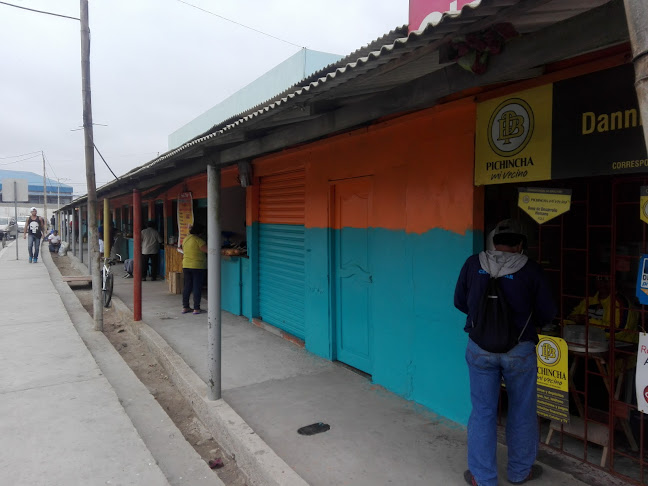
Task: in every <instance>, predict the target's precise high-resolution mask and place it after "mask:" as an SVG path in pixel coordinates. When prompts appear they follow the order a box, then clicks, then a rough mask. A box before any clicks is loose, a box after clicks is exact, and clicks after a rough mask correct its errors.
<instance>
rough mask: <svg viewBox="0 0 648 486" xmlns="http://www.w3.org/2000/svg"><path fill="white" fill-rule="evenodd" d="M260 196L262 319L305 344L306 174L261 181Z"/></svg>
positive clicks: (260, 307)
mask: <svg viewBox="0 0 648 486" xmlns="http://www.w3.org/2000/svg"><path fill="white" fill-rule="evenodd" d="M259 196H260V197H259V267H258V268H259V312H260V314H261V316H260V317H261V319H262V320H263V321H265V322H267V323H268V324H272V325H273V326H276V327H278V328H280V329H283V330H284V331H286V332H289V333H290V334H293V335H294V336H297V337H299V338H300V339H304V296H305V284H304V282H305V275H304V212H305V211H304V207H305V172H304V170H298V171H294V172H289V173H284V174H278V175H272V176H266V177H262V178H261V182H260V194H259Z"/></svg>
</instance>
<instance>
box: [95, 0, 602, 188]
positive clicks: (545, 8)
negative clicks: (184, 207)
mask: <svg viewBox="0 0 648 486" xmlns="http://www.w3.org/2000/svg"><path fill="white" fill-rule="evenodd" d="M610 1H613V0H536V1H524V0H481V2H480V3H479V4H477V3H473V4H468V5H466V6H464V7H463V8H462V10H461V11H460V12H447V13H445V14H443V15H442V16H441V18H440V20H439V21H438V22H437V23H435V24H428V26H427V27H425V29H423V30H419V31H414V32H411V33H409V35H404V34H405V32H406V29H405V27H398V28H396V29H394V30H393V31H391V32H390V33H388V34H386V35H385V36H383V37H381V38H379V39H377V40H376V41H374V42H372V43H370V44H369V45H367V46H365V47H364V48H361V49H358V50H357V51H354V52H353V53H351V54H349V55H348V56H346V57H345V58H343V59H342V60H341V61H339V62H338V63H335V64H334V65H331V66H328V67H327V68H324V69H323V70H321V71H319V72H317V73H315V74H313V75H312V76H310V77H309V78H307V79H305V80H304V81H303V82H301V83H299V85H296V86H294V87H293V88H291V89H290V90H288V91H286V92H284V93H282V94H281V95H280V96H279V97H277V98H275V99H272V100H269V101H268V102H267V103H265V104H263V106H262V105H259V106H257V107H255V108H252V109H250V110H248V111H247V112H245V113H242V114H241V115H240V116H237V117H234V118H232V119H230V120H227V121H225V122H223V124H221V125H219V126H217V127H214V128H212V129H211V130H210V131H209V132H206V133H205V134H203V135H201V136H198V137H196V138H195V139H193V140H191V141H189V142H186V143H185V144H183V145H181V146H180V147H177V148H175V149H173V150H170V151H168V152H166V153H164V154H162V155H160V156H159V157H157V158H155V159H153V160H151V161H150V162H148V163H146V164H144V165H142V166H140V167H137V168H135V169H133V170H131V171H130V172H128V173H126V174H125V175H124V176H122V178H121V180H120V181H112V182H110V183H108V184H106V185H104V186H102V187H101V188H100V190H101V191H105V190H109V189H112V188H113V187H114V186H116V185H117V184H119V183H120V182H122V183H123V182H124V181H125V180H127V179H128V178H129V177H132V176H135V175H139V174H140V173H144V172H146V171H148V170H149V169H152V168H154V167H156V166H162V165H163V164H164V163H165V162H168V161H173V160H175V159H182V158H184V157H183V156H189V155H190V154H191V153H195V151H196V150H199V149H200V148H201V147H207V146H210V145H212V144H214V145H215V144H216V143H213V142H217V139H218V138H219V137H221V136H223V135H225V134H228V133H229V132H233V131H235V130H236V129H237V128H239V127H242V126H247V125H250V124H253V123H254V124H257V123H258V124H261V122H262V121H263V120H264V119H265V118H267V117H269V116H273V115H276V114H277V113H279V111H280V110H284V109H286V108H288V107H290V106H293V107H298V106H300V105H301V106H303V105H304V104H306V103H308V102H309V101H310V100H312V99H313V98H314V97H316V96H318V97H322V96H324V95H326V94H327V93H328V94H329V95H330V97H331V98H335V96H339V95H340V94H343V93H344V90H342V89H341V88H340V87H341V86H344V85H345V84H349V85H351V84H353V89H349V91H348V92H349V93H350V94H351V95H353V94H354V90H355V92H356V93H357V92H358V89H361V88H362V87H363V86H364V87H367V88H371V90H372V91H373V92H376V91H380V90H381V89H389V88H392V87H394V86H396V85H398V84H399V83H404V82H406V81H409V80H412V79H415V78H417V77H420V76H422V75H424V74H428V73H431V72H434V71H435V70H438V69H442V68H443V67H444V65H442V64H439V63H438V48H439V47H440V46H441V45H443V44H444V43H446V42H447V41H448V40H450V39H452V38H453V37H455V36H457V35H462V34H465V33H469V32H475V31H478V30H481V29H484V28H486V27H488V26H490V25H493V24H495V23H499V22H511V23H513V25H514V26H515V27H516V29H517V30H518V32H520V33H521V34H528V33H531V32H535V31H538V30H541V29H543V28H545V27H547V26H549V25H552V24H556V23H558V22H561V21H563V20H566V19H569V18H571V17H574V16H577V15H579V14H581V13H584V12H586V11H588V10H592V9H594V8H596V7H599V6H601V5H604V4H606V3H609V2H610ZM401 57H402V58H404V60H403V62H401V63H398V64H397V65H396V66H395V68H394V69H392V70H390V71H387V72H386V71H380V73H379V74H380V75H379V76H371V72H372V71H376V70H378V69H379V68H381V67H382V66H385V65H386V64H388V63H389V62H391V61H394V60H396V59H399V58H401ZM407 57H409V58H407ZM434 60H436V61H437V62H434ZM417 61H419V62H417ZM354 81H355V82H354ZM336 88H338V89H337V90H336Z"/></svg>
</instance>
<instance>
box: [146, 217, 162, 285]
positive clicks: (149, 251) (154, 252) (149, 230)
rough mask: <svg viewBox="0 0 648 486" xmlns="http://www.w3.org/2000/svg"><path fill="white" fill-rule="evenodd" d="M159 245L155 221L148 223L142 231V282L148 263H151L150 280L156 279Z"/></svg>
mask: <svg viewBox="0 0 648 486" xmlns="http://www.w3.org/2000/svg"><path fill="white" fill-rule="evenodd" d="M160 243H162V237H161V236H160V233H158V232H157V230H156V229H155V221H148V222H147V223H146V228H144V229H143V230H142V280H144V281H145V280H146V274H147V273H148V272H147V270H148V266H149V261H150V262H151V280H153V281H155V280H156V279H157V273H158V267H159V266H160V259H159V256H158V254H159V253H160Z"/></svg>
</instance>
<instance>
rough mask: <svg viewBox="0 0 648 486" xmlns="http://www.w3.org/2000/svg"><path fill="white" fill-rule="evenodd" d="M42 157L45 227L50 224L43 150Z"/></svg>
mask: <svg viewBox="0 0 648 486" xmlns="http://www.w3.org/2000/svg"><path fill="white" fill-rule="evenodd" d="M41 157H43V217H44V218H45V228H44V229H47V225H48V224H49V219H47V173H46V172H45V154H44V153H43V151H42V150H41Z"/></svg>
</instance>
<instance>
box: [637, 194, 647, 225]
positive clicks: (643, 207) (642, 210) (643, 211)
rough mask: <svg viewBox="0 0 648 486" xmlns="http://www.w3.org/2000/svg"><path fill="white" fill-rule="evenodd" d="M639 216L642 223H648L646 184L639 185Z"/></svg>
mask: <svg viewBox="0 0 648 486" xmlns="http://www.w3.org/2000/svg"><path fill="white" fill-rule="evenodd" d="M639 217H640V218H641V221H643V222H644V223H648V186H641V196H640V198H639Z"/></svg>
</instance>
